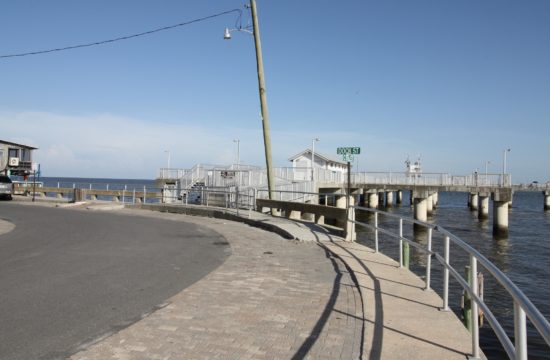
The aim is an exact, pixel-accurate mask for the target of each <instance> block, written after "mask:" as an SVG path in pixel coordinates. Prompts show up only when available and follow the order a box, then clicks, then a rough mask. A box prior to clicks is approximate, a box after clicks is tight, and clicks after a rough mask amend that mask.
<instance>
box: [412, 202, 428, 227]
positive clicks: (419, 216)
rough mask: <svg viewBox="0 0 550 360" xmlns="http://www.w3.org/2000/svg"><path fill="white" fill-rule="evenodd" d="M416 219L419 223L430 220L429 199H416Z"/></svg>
mask: <svg viewBox="0 0 550 360" xmlns="http://www.w3.org/2000/svg"><path fill="white" fill-rule="evenodd" d="M414 218H415V219H416V220H419V221H427V220H428V199H427V198H416V197H415V198H414Z"/></svg>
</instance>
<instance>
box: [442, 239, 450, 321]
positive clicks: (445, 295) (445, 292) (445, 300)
mask: <svg viewBox="0 0 550 360" xmlns="http://www.w3.org/2000/svg"><path fill="white" fill-rule="evenodd" d="M449 245H450V239H449V237H448V236H447V235H445V239H444V240H443V248H444V249H443V252H444V255H443V256H444V258H445V264H444V266H443V309H441V310H443V311H449V269H448V268H447V266H450V265H449V248H450V246H449Z"/></svg>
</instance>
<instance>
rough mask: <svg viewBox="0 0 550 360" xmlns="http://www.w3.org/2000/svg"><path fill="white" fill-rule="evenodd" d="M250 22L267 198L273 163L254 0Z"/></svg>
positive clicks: (271, 190)
mask: <svg viewBox="0 0 550 360" xmlns="http://www.w3.org/2000/svg"><path fill="white" fill-rule="evenodd" d="M250 10H251V12H252V24H253V26H254V43H255V45H256V64H257V67H258V86H259V90H260V106H261V109H262V127H263V130H264V149H265V163H266V167H267V188H268V190H269V199H273V197H274V194H273V186H274V185H275V184H274V182H273V165H272V161H271V136H270V134H269V114H268V112H267V97H266V93H265V79H264V62H263V59H262V45H261V43H260V27H259V25H258V15H257V12H256V0H250Z"/></svg>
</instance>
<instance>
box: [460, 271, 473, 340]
mask: <svg viewBox="0 0 550 360" xmlns="http://www.w3.org/2000/svg"><path fill="white" fill-rule="evenodd" d="M471 272H472V271H471V267H470V266H468V265H466V266H465V267H464V277H465V278H466V280H467V281H468V285H469V286H470V288H472V274H471ZM472 289H473V288H472ZM462 317H463V318H464V319H463V320H464V326H466V328H467V329H468V331H470V332H472V299H471V297H470V293H469V292H467V291H464V296H463V300H462Z"/></svg>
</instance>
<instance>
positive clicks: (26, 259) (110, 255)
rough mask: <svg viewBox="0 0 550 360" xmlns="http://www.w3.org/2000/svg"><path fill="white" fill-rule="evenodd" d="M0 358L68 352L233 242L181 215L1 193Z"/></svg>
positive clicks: (198, 274)
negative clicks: (24, 199)
mask: <svg viewBox="0 0 550 360" xmlns="http://www.w3.org/2000/svg"><path fill="white" fill-rule="evenodd" d="M0 218H1V219H4V220H7V221H9V222H11V223H13V224H14V225H15V229H13V230H12V231H10V232H8V233H6V234H3V235H0V304H1V306H0V319H1V321H0V359H4V360H16V359H24V360H28V359H58V358H66V357H67V356H70V355H71V354H73V353H75V352H77V351H78V350H80V349H82V348H86V347H87V346H88V345H89V344H90V343H93V342H95V341H97V340H98V339H101V338H105V337H107V336H109V335H111V334H113V333H116V332H117V331H119V330H120V329H122V328H125V327H127V326H129V325H131V324H133V323H135V322H136V321H138V320H140V319H142V318H143V317H144V316H145V315H147V314H149V313H151V312H153V311H155V310H156V309H158V308H162V307H163V306H165V305H166V303H165V301H166V299H168V298H170V297H172V296H173V295H175V294H177V293H179V292H180V291H181V290H182V289H184V288H186V287H188V286H190V285H191V284H193V283H195V282H197V281H198V280H200V279H201V278H203V277H204V276H205V275H207V274H208V273H210V272H211V271H213V270H214V269H216V268H217V267H218V266H220V265H221V264H222V263H223V262H224V261H225V260H226V259H227V258H228V256H229V255H230V253H231V248H230V246H228V245H229V244H228V243H227V241H226V240H225V238H224V237H223V236H221V235H220V234H218V233H217V232H215V231H213V230H211V229H208V228H207V227H204V226H200V225H197V224H193V223H188V222H185V221H180V222H174V221H168V220H163V219H160V218H145V217H140V218H136V217H134V216H129V215H125V214H117V213H113V212H109V213H105V212H90V211H85V210H74V209H62V208H53V207H51V206H49V207H47V206H31V205H29V204H23V203H17V202H5V201H3V202H0Z"/></svg>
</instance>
